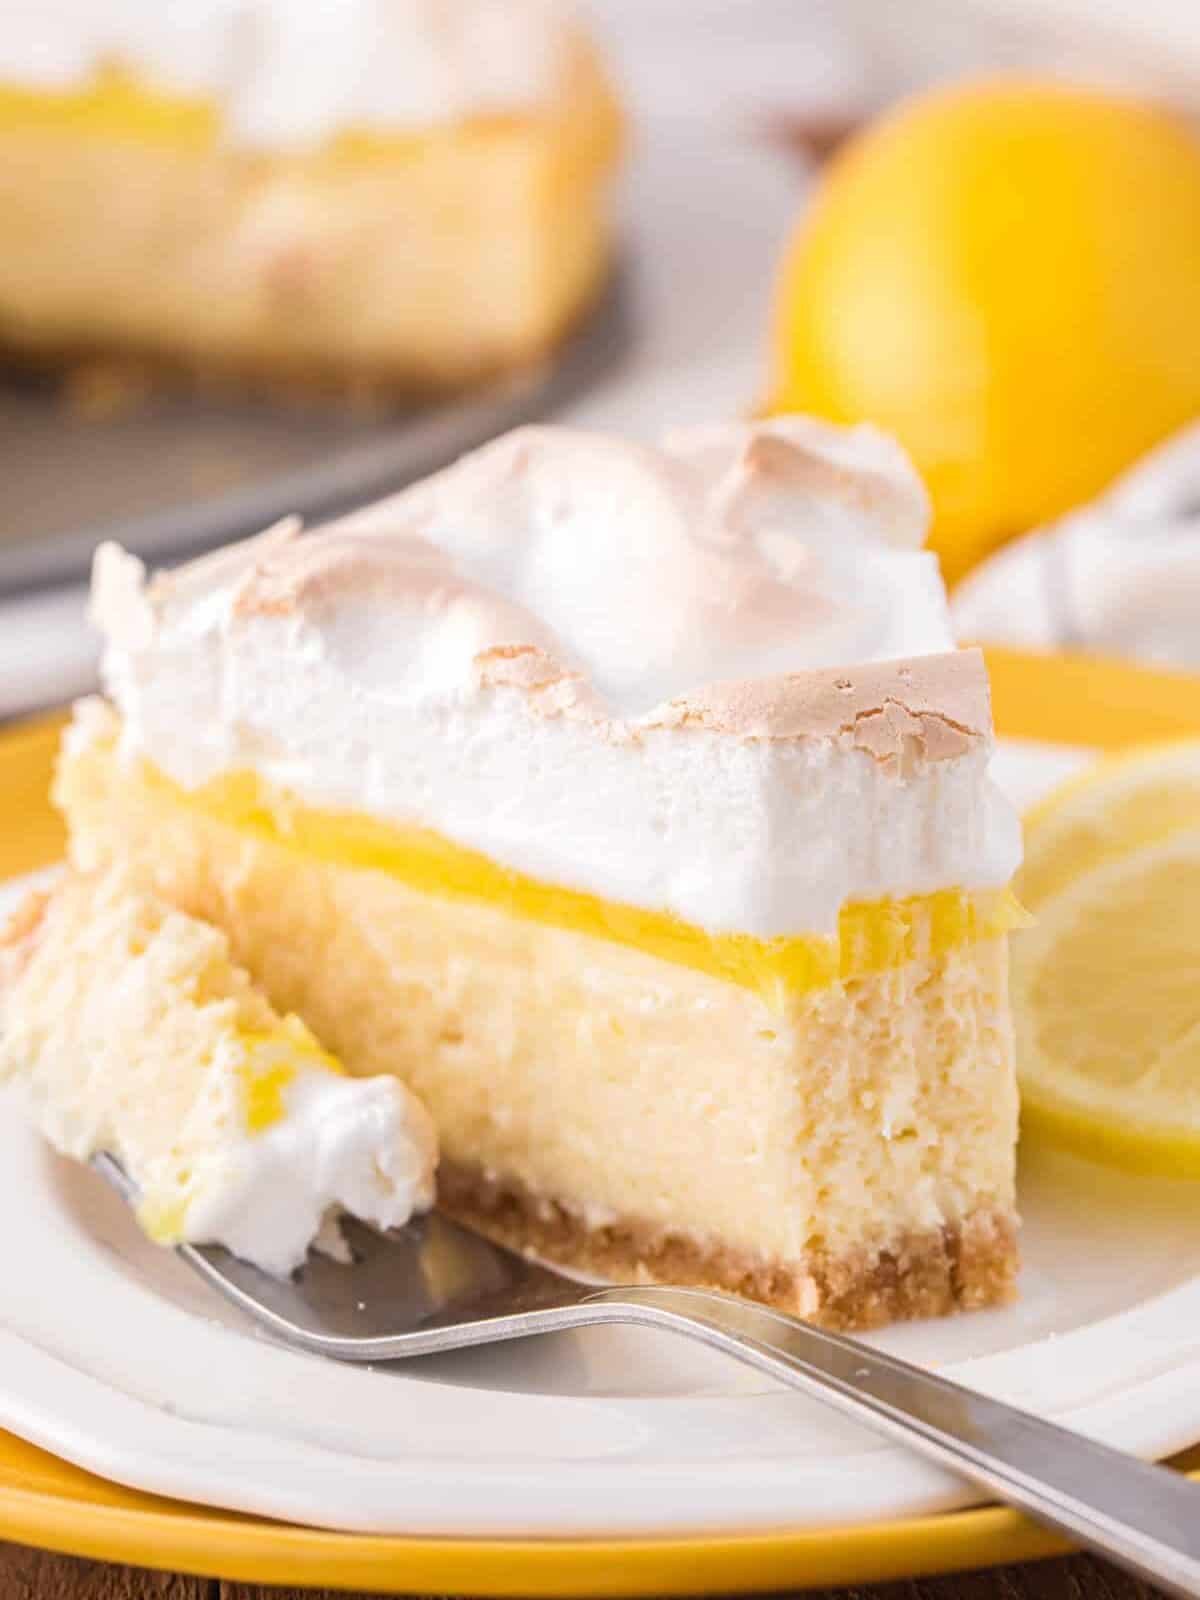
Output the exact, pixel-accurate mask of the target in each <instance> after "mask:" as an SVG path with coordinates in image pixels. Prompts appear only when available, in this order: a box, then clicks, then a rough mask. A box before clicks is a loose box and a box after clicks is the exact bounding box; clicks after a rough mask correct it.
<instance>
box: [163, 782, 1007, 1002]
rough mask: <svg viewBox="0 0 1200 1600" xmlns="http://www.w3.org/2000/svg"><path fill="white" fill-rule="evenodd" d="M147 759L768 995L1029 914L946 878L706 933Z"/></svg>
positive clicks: (485, 898) (408, 866)
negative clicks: (809, 917)
mask: <svg viewBox="0 0 1200 1600" xmlns="http://www.w3.org/2000/svg"><path fill="white" fill-rule="evenodd" d="M144 767H145V773H144V777H145V781H146V783H147V784H148V785H149V786H150V787H151V789H155V790H158V791H159V793H164V794H166V795H167V796H169V798H170V799H172V800H174V801H175V802H176V803H178V804H180V805H184V806H188V807H192V808H194V809H196V810H198V811H201V812H203V813H204V814H205V815H206V816H208V817H210V818H212V819H213V820H215V821H218V822H222V823H225V824H227V825H229V826H232V827H235V828H238V829H241V830H243V831H245V832H248V833H252V834H254V835H255V836H257V837H258V838H261V839H267V840H270V841H271V842H272V843H275V844H279V845H282V846H283V847H285V848H286V849H289V850H295V851H299V852H301V853H303V854H305V855H307V856H309V857H312V858H315V859H317V860H320V861H324V862H329V863H332V864H335V865H338V866H343V867H356V868H361V869H364V870H367V871H372V872H382V873H386V874H387V875H388V876H389V877H393V878H396V879H398V880H399V881H400V882H402V883H404V884H407V885H408V887H410V888H412V889H417V890H419V891H421V892H422V893H425V894H434V895H442V896H447V897H451V898H454V899H460V900H470V901H475V902H478V903H482V904H486V905H490V906H493V907H495V908H497V909H501V910H503V911H505V912H507V913H508V914H509V915H511V916H515V917H523V918H527V919H529V920H531V921H534V922H539V923H544V924H547V925H549V926H552V927H557V928H563V929H566V930H567V931H570V932H575V933H582V934H586V935H589V936H591V937H593V938H597V939H608V940H611V941H613V942H614V943H617V944H622V945H627V946H630V947H631V948H633V949H637V950H641V951H642V952H644V953H645V954H647V955H651V956H655V957H657V958H658V959H660V960H663V961H670V962H675V963H677V964H678V965H681V966H686V967H692V968H694V969H695V970H697V971H699V972H703V973H707V974H708V975H709V976H711V977H716V978H721V979H723V980H725V981H726V982H729V983H735V984H738V985H740V986H741V987H743V988H746V989H751V990H755V991H757V992H759V993H761V994H762V995H764V997H766V998H767V999H770V1000H775V1001H779V1000H782V999H783V998H785V997H787V996H792V995H802V994H805V993H808V992H809V991H811V990H813V989H819V988H823V987H824V986H826V985H827V984H830V983H834V982H836V981H838V980H844V979H849V978H855V977H861V976H864V975H866V974H868V973H874V972H883V971H887V970H888V969H889V968H893V967H900V966H904V965H906V964H907V963H908V962H911V961H915V960H918V959H923V958H930V957H936V956H939V955H942V954H944V953H946V952H947V951H949V950H953V949H956V948H957V947H959V946H961V945H965V944H969V943H972V942H974V941H976V940H980V939H992V938H996V937H997V936H999V935H1000V934H1003V933H1006V932H1007V931H1008V930H1009V929H1010V928H1013V927H1015V926H1019V925H1020V924H1021V923H1022V922H1023V920H1024V916H1023V913H1022V911H1021V909H1020V906H1019V904H1018V902H1017V901H1016V899H1015V897H1014V896H1013V895H1012V893H1011V891H1009V890H1007V889H999V890H983V891H975V892H968V891H966V890H964V889H961V888H948V889H942V890H939V891H937V892H936V893H933V894H926V895H914V896H910V897H907V898H904V899H897V898H886V899H881V900H873V901H858V902H851V903H849V904H847V905H845V906H843V907H842V910H841V914H840V916H839V919H838V931H837V934H836V935H833V936H825V935H821V934H802V935H798V936H794V937H786V938H774V939H760V938H756V937H754V936H753V935H751V934H741V933H709V932H707V931H706V930H705V929H703V928H700V927H696V926H695V925H694V924H691V923H688V922H685V921H683V920H682V919H681V918H679V917H676V916H673V915H671V914H670V913H668V912H662V911H649V910H646V909H644V908H642V907H638V906H632V905H624V904H621V903H619V902H616V901H611V900H606V899H604V898H603V897H601V896H599V895H595V894H589V893H584V892H581V891H579V890H575V889H569V888H564V887H561V886H559V885H557V884H550V883H544V882H541V881H539V880H538V879H536V878H533V877H529V876H527V875H526V874H524V873H521V872H516V871H514V870H512V869H511V868H508V867H505V866H503V865H501V864H500V863H498V862H496V861H494V860H492V859H491V858H490V857H488V856H486V855H483V854H481V853H480V852H479V851H476V850H470V849H467V848H464V847H463V846H461V845H457V844H454V843H452V842H451V841H450V840H448V839H446V838H444V837H443V836H442V835H440V834H439V833H437V832H435V831H434V830H432V829H429V828H423V827H415V826H399V825H397V824H394V823H388V822H383V821H380V820H378V819H376V818H374V817H370V816H367V815H365V814H363V813H361V812H352V811H335V810H326V809H323V808H317V807H312V806H308V805H304V804H302V803H301V802H299V801H298V800H297V799H296V798H295V797H294V796H292V795H290V794H287V793H285V792H282V791H279V790H276V789H274V788H272V787H271V786H269V785H267V784H265V783H264V782H263V781H262V780H261V779H260V778H259V777H258V775H257V774H255V773H252V772H245V771H243V772H235V773H228V774H225V775H223V776H221V777H219V778H216V779H213V780H211V781H210V782H208V783H206V784H204V785H202V786H201V787H199V788H197V789H191V790H189V789H185V788H183V787H182V786H181V785H179V784H177V783H175V782H174V781H173V780H172V779H171V778H169V777H167V776H166V775H165V774H164V773H162V772H160V771H159V770H158V769H157V768H155V767H154V766H153V765H152V764H151V763H149V762H145V763H144Z"/></svg>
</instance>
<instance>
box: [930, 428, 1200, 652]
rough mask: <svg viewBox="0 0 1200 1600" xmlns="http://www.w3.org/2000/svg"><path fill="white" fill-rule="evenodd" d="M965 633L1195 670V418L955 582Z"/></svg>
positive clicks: (1199, 546) (1198, 618)
mask: <svg viewBox="0 0 1200 1600" xmlns="http://www.w3.org/2000/svg"><path fill="white" fill-rule="evenodd" d="M952 609H953V613H954V623H955V627H956V629H957V631H958V634H959V637H960V638H963V639H976V640H980V641H982V642H983V643H985V644H1006V645H1013V646H1016V647H1018V648H1021V647H1024V648H1032V649H1049V648H1054V647H1062V648H1068V649H1070V648H1074V649H1082V650H1089V651H1094V652H1096V653H1098V654H1105V655H1113V656H1125V657H1129V658H1131V659H1133V660H1136V661H1142V662H1146V663H1148V664H1150V665H1155V666H1167V667H1183V668H1200V419H1198V420H1197V421H1196V422H1195V423H1193V424H1192V425H1191V426H1190V427H1188V428H1185V429H1184V430H1183V432H1182V433H1179V434H1176V435H1175V437H1174V438H1173V439H1170V440H1168V441H1167V443H1166V444H1164V445H1161V446H1160V447H1159V448H1158V449H1157V450H1154V451H1152V452H1151V454H1150V455H1148V456H1147V457H1145V459H1144V460H1143V461H1142V462H1141V463H1140V464H1139V465H1138V466H1136V467H1135V468H1134V469H1133V470H1132V471H1131V472H1129V473H1127V474H1126V475H1125V477H1123V478H1121V479H1119V480H1118V481H1117V483H1116V484H1115V485H1114V487H1113V488H1112V489H1110V490H1109V492H1108V493H1107V494H1106V495H1104V496H1103V497H1102V498H1101V499H1099V500H1097V501H1094V502H1093V503H1092V504H1091V505H1088V506H1085V507H1083V508H1082V509H1081V510H1080V511H1077V512H1074V513H1073V514H1072V515H1071V516H1069V517H1065V518H1063V520H1062V521H1061V522H1058V523H1055V524H1053V525H1052V526H1050V527H1048V528H1043V529H1038V530H1036V531H1035V532H1033V533H1031V534H1028V535H1026V537H1025V538H1023V539H1018V540H1017V541H1016V542H1015V543H1013V544H1011V545H1007V546H1006V547H1005V548H1004V549H1002V550H1000V551H999V552H997V554H996V555H994V556H992V557H991V559H990V560H988V561H985V562H984V563H983V565H982V566H980V567H979V568H977V569H976V570H975V571H974V572H973V573H971V574H970V575H969V576H968V577H967V578H965V579H964V580H963V582H962V583H960V584H959V586H958V588H957V589H956V590H955V593H954V596H953V600H952Z"/></svg>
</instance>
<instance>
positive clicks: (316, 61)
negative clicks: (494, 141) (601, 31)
mask: <svg viewBox="0 0 1200 1600" xmlns="http://www.w3.org/2000/svg"><path fill="white" fill-rule="evenodd" d="M569 40H570V33H569V23H568V20H567V19H566V17H565V15H564V9H563V6H562V5H561V4H560V3H558V0H184V3H168V0H103V3H99V4H98V3H96V0H16V4H15V7H7V8H6V10H5V15H4V26H3V28H0V82H5V81H8V82H13V83H19V84H26V85H29V86H31V87H36V88H42V89H47V90H64V89H71V88H73V87H76V86H78V85H79V84H82V83H85V82H86V81H87V80H88V79H89V77H91V76H92V74H93V73H94V72H95V71H96V70H97V68H99V67H102V66H106V65H109V64H111V63H113V62H117V63H118V64H120V65H121V66H123V67H125V68H127V69H128V70H130V71H131V72H133V73H135V74H136V75H137V76H138V77H139V78H140V79H143V80H144V81H146V82H148V83H149V84H150V85H152V86H153V87H155V88H158V89H160V90H162V91H164V92H166V93H171V92H174V93H180V94H188V95H205V96H211V97H213V98H214V99H215V100H216V101H217V103H218V105H219V107H220V109H221V112H222V123H223V128H224V131H225V133H226V135H227V137H228V138H230V139H231V140H232V141H234V142H235V143H239V144H247V145H252V146H260V147H273V148H287V147H294V146H303V145H310V144H315V143H317V142H319V141H320V140H322V139H324V138H327V137H328V136H330V135H331V134H334V133H337V132H338V131H340V130H341V129H345V128H369V129H379V130H383V131H386V130H388V129H411V128H420V127H424V126H428V125H430V124H437V123H445V122H450V121H454V120H456V119H459V118H462V117H466V116H470V115H473V114H478V113H488V112H511V111H522V110H525V111H527V110H530V109H536V108H537V107H539V106H542V105H544V104H546V103H547V102H550V101H552V100H554V99H555V98H556V97H557V96H559V95H560V94H561V93H562V90H563V85H564V81H565V72H566V59H567V52H568V46H569Z"/></svg>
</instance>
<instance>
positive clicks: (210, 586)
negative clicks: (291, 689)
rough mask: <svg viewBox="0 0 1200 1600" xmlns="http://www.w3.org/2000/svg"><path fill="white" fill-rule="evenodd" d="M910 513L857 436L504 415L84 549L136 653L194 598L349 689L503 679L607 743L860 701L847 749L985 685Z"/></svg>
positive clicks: (959, 716) (959, 723) (770, 721)
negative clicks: (172, 564) (294, 505)
mask: <svg viewBox="0 0 1200 1600" xmlns="http://www.w3.org/2000/svg"><path fill="white" fill-rule="evenodd" d="M926 515H927V505H926V500H925V496H924V491H923V490H922V488H921V486H920V483H919V481H918V480H917V478H916V475H915V473H913V471H912V469H911V467H910V466H909V465H908V463H907V461H906V459H905V458H904V456H903V453H902V452H901V451H900V450H899V448H898V447H897V446H895V445H893V444H892V443H891V442H890V441H889V440H887V439H885V438H884V437H883V436H882V435H880V434H878V433H876V432H875V431H874V430H872V429H867V428H855V429H839V428H835V427H833V426H831V425H829V424H825V423H821V422H817V421H814V420H813V419H809V418H800V417H790V418H777V419H773V420H771V421H770V422H760V423H739V424H730V425H725V426H714V427H707V428H693V429H686V430H680V431H677V432H675V433H674V434H672V435H670V436H669V439H668V443H667V444H666V445H665V446H664V447H661V448H659V447H655V446H651V445H647V444H642V443H636V442H632V441H627V440H622V439H616V438H611V437H606V436H602V435H595V434H588V433H584V432H581V431H578V430H574V429H566V428H551V427H534V428H523V429H519V430H517V431H516V432H514V433H511V434H508V435H506V436H504V437H503V438H501V439H498V440H496V441H494V442H493V443H492V444H490V445H488V446H485V447H484V448H483V449H481V450H478V451H476V452H474V453H473V454H472V455H469V456H467V457H465V458H464V459H463V460H462V461H460V462H459V463H458V464H457V465H455V466H453V467H451V468H449V469H447V470H446V471H444V472H441V473H439V474H437V475H436V476H434V477H432V478H430V479H427V480H426V481H425V482H423V483H420V484H417V485H416V486H414V487H413V488H411V489H409V490H406V491H404V492H403V493H401V494H398V495H395V496H392V497H391V498H389V499H387V500H384V501H381V502H379V503H378V504H376V505H374V506H371V507H368V508H366V509H365V510H363V511H360V512H357V513H355V514H354V515H352V516H349V517H346V518H343V519H341V520H340V521H338V522H336V523H333V524H330V525H329V526H327V527H326V528H323V529H318V530H316V531H315V532H312V533H301V532H300V530H299V525H298V524H297V523H296V522H295V521H294V520H292V521H289V522H287V523H284V524H281V525H279V526H278V527H276V528H274V529H271V530H268V532H267V533H265V534H263V535H260V536H259V537H258V538H257V539H253V540H248V541H246V542H245V543H243V544H241V545H238V546H233V547H231V548H229V549H227V550H225V551H221V552H219V553H218V554H217V555H215V556H210V557H207V558H205V559H204V560H202V561H199V562H195V563H192V564H191V565H189V566H187V567H184V568H182V569H181V570H180V571H179V572H178V573H176V574H173V575H171V576H169V577H158V578H155V579H154V580H153V582H151V583H150V584H149V585H148V586H143V584H142V579H141V568H140V563H132V562H130V560H129V558H122V557H120V555H119V554H118V553H116V552H114V551H112V550H111V549H109V550H104V551H101V552H100V553H99V554H98V558H97V563H96V578H95V591H94V592H95V599H94V612H95V615H96V616H97V618H98V620H99V621H100V622H101V625H102V627H104V629H105V631H106V632H107V633H108V634H109V636H110V638H112V639H114V640H116V641H118V642H119V643H120V644H121V645H122V646H123V647H124V648H128V649H134V650H137V649H144V648H146V647H147V646H148V645H149V644H150V642H151V640H152V638H153V636H154V632H155V629H156V628H157V627H158V625H159V623H160V622H161V621H162V619H163V618H164V617H167V616H168V615H169V616H171V617H173V618H175V617H178V616H179V614H180V612H181V610H186V609H187V608H189V607H192V608H198V607H199V606H200V605H201V603H203V606H204V608H205V609H206V613H207V614H209V615H210V616H211V615H212V614H213V611H214V607H216V610H217V611H220V612H221V615H222V621H221V624H220V626H221V627H222V628H223V629H228V630H235V629H237V628H238V627H239V626H242V625H248V624H249V623H250V622H252V621H253V620H254V619H264V618H269V617H278V618H283V619H292V620H293V621H295V620H298V621H300V622H301V623H303V624H305V625H307V626H309V627H310V628H312V629H314V630H316V632H317V633H319V634H320V635H321V637H322V638H323V640H324V641H325V643H326V645H327V647H328V649H329V652H330V658H331V659H332V660H334V661H336V662H338V663H339V664H340V665H341V666H343V667H346V668H347V670H350V671H352V672H353V673H355V674H359V675H361V674H363V673H364V672H367V671H369V673H370V682H369V684H368V685H367V687H369V688H371V689H377V690H380V691H388V690H392V689H395V688H397V687H398V686H402V687H403V690H404V692H405V694H406V696H407V697H409V698H417V699H419V698H422V697H428V696H434V697H436V696H438V695H445V694H446V693H451V694H453V693H458V694H462V693H467V692H471V691H472V690H475V691H477V690H479V689H484V690H486V689H489V688H492V689H500V688H506V689H510V690H511V689H516V690H519V691H521V692H522V694H523V696H524V698H525V700H526V702H527V705H528V708H529V709H530V710H531V711H534V712H536V713H538V714H540V715H542V716H564V715H565V716H575V717H582V718H585V719H586V720H588V721H591V722H594V723H597V724H603V725H604V726H605V728H606V730H607V735H608V736H609V737H617V738H628V737H631V736H634V737H636V734H637V731H638V730H639V729H641V728H647V727H677V728H681V729H683V728H688V727H701V726H703V727H705V728H708V729H709V730H710V731H720V732H722V733H726V734H730V735H733V736H740V737H748V738H755V739H759V738H771V739H777V738H793V737H799V736H802V735H804V734H809V735H812V734H818V733H820V734H822V735H825V734H828V733H831V732H838V731H842V732H844V731H846V728H847V726H849V725H850V724H853V723H854V722H855V719H858V720H859V722H860V723H862V722H863V719H866V718H867V717H868V716H869V715H874V716H876V718H877V720H876V722H875V723H873V724H872V725H871V729H870V730H865V729H860V732H861V740H860V742H863V743H864V744H865V743H869V742H870V740H872V739H873V740H876V741H878V740H880V739H882V740H883V743H884V745H885V746H886V748H887V750H888V751H889V752H891V751H892V750H893V747H894V746H895V745H896V742H897V740H899V739H900V738H901V733H900V731H899V722H900V721H901V720H903V719H902V713H907V714H908V716H909V717H910V719H915V721H916V723H917V724H918V725H919V727H920V729H921V730H922V731H921V737H920V739H919V740H918V741H917V742H918V744H919V745H920V747H921V748H922V749H925V750H927V751H929V752H930V753H933V752H940V753H949V747H950V745H951V744H952V743H953V739H952V738H951V737H950V735H951V734H952V733H953V732H954V730H955V729H956V728H958V729H961V730H966V731H967V732H970V731H977V730H986V728H987V727H988V715H987V704H986V685H985V684H984V683H983V679H982V673H981V669H980V668H979V667H978V666H977V665H973V664H972V663H971V662H970V660H969V658H966V657H964V656H961V655H959V654H956V653H954V651H953V642H952V639H951V636H950V633H949V625H948V620H947V616H946V607H945V596H944V592H943V590H942V587H941V582H940V577H939V576H938V573H937V568H936V563H935V562H934V559H933V558H932V557H931V556H927V555H925V554H924V553H922V552H921V551H920V550H919V548H918V546H919V543H920V538H921V535H922V533H923V528H924V523H925V520H926ZM222 608H223V610H222ZM393 624H394V626H393ZM367 636H369V637H370V638H371V640H372V646H371V651H370V661H369V664H366V663H365V656H366V652H365V651H364V650H363V649H362V648H360V641H361V640H362V639H363V638H364V637H367ZM883 661H893V662H894V661H899V662H900V663H901V665H899V666H897V665H893V666H890V667H882V666H879V665H876V666H875V667H874V669H873V670H872V671H870V672H867V671H866V670H865V668H864V667H863V666H862V665H859V666H857V667H856V668H855V670H854V673H853V674H852V675H847V673H843V674H842V676H843V677H845V678H846V681H847V682H849V683H851V684H852V685H856V686H863V687H862V694H861V696H860V695H859V694H858V691H857V688H856V690H855V695H854V697H853V698H854V708H853V710H851V711H850V712H849V713H848V715H849V723H847V721H846V717H845V716H844V715H843V714H842V713H843V712H844V711H845V710H846V703H845V700H844V695H843V691H840V690H838V691H836V692H835V691H834V690H831V689H829V687H828V682H832V681H833V680H834V679H836V678H837V677H838V673H837V671H836V670H834V669H841V668H847V667H848V666H849V664H851V663H860V664H861V663H864V662H874V663H877V664H878V663H880V662H883ZM431 662H433V663H435V665H436V673H434V674H433V676H428V673H429V672H430V670H431V669H430V667H429V663H431ZM935 663H937V664H938V665H936V666H935V665H934V664H935ZM423 672H424V673H426V674H427V676H426V677H424V678H422V673H423ZM831 672H832V677H831V676H830V674H831ZM827 680H828V681H827ZM889 683H890V684H891V685H892V692H890V693H887V692H885V689H886V687H887V685H888V684H889ZM839 697H842V698H839ZM838 705H841V707H842V710H841V711H838V712H837V713H836V715H835V711H834V708H835V707H836V706H838ZM889 708H890V709H889ZM935 711H938V712H940V713H941V714H942V718H943V720H942V722H941V723H940V724H939V727H940V728H941V729H943V730H944V731H942V732H939V731H938V729H936V728H933V727H932V723H931V718H932V716H933V713H934V712H935ZM879 718H882V719H883V720H882V721H880V720H878V719H879ZM885 724H886V726H887V728H888V730H890V731H888V732H887V733H886V734H885V733H884V732H883V729H884V726H885ZM910 731H911V730H910Z"/></svg>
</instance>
